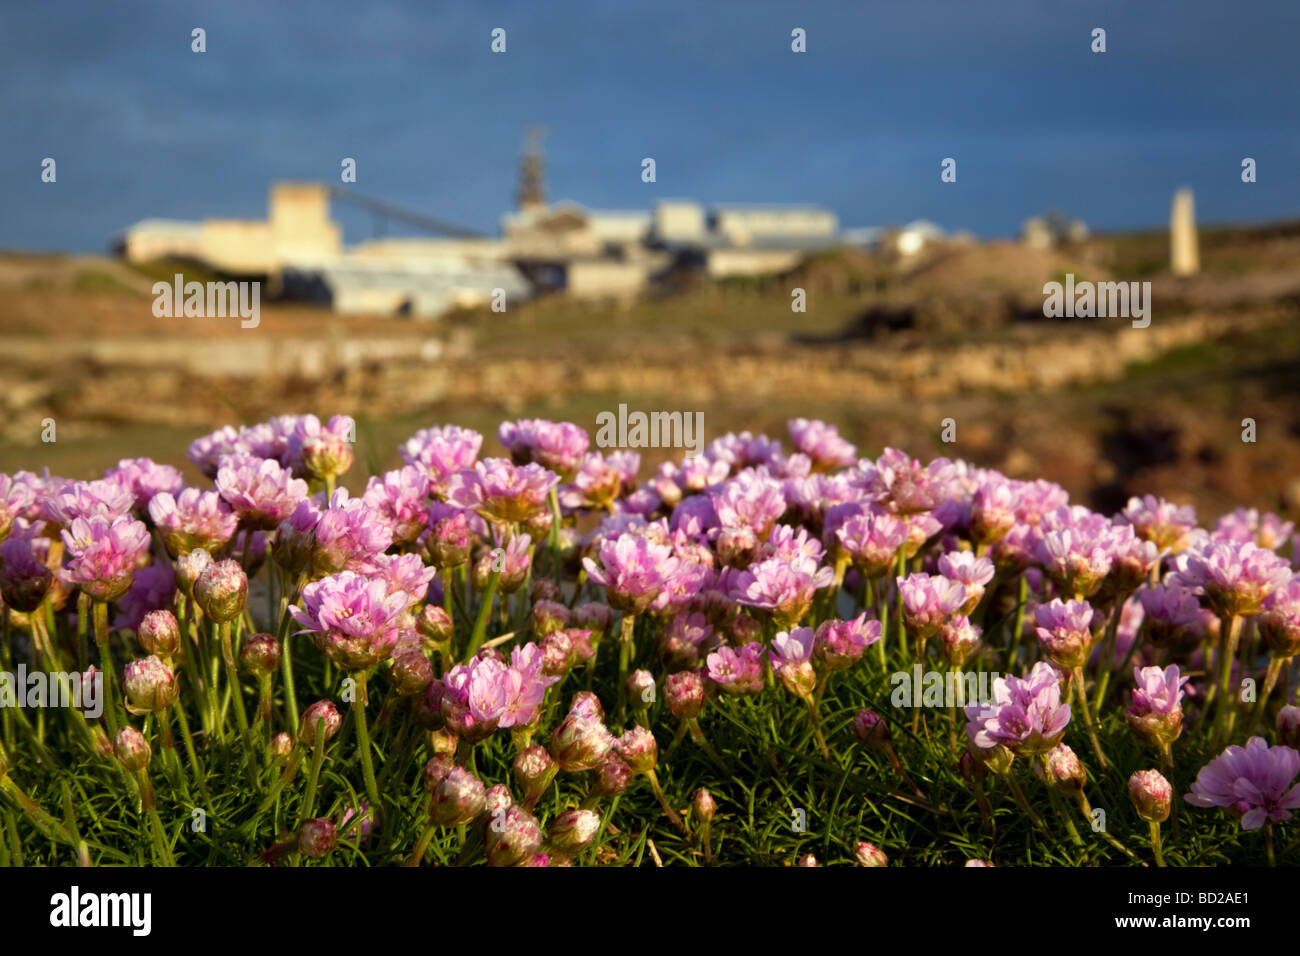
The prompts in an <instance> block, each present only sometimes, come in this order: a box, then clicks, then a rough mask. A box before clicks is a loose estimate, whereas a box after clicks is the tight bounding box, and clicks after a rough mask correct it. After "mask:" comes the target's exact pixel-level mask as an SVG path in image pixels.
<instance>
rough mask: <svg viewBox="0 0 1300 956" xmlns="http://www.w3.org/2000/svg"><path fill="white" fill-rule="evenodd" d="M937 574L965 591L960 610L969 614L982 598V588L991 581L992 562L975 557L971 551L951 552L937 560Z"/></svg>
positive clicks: (992, 572)
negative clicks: (960, 586) (964, 600)
mask: <svg viewBox="0 0 1300 956" xmlns="http://www.w3.org/2000/svg"><path fill="white" fill-rule="evenodd" d="M939 573H940V574H942V575H943V576H944V577H945V578H948V580H950V581H957V582H958V583H960V584H961V585H962V587H963V588H965V589H966V602H965V604H963V605H962V609H961V610H962V613H963V614H969V613H970V612H971V611H973V610H975V608H976V606H977V605H978V604H979V603H980V599H981V598H982V597H984V586H985V585H986V584H988V583H989V582H990V581H992V580H993V574H994V568H993V562H992V561H990V560H989V559H988V558H977V557H975V553H974V552H973V551H953V552H950V553H948V554H945V555H943V556H942V557H940V558H939Z"/></svg>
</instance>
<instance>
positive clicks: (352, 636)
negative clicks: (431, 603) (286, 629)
mask: <svg viewBox="0 0 1300 956" xmlns="http://www.w3.org/2000/svg"><path fill="white" fill-rule="evenodd" d="M298 599H299V604H297V605H292V606H290V608H289V613H290V614H291V615H292V616H293V619H294V620H295V621H297V622H298V623H299V624H301V625H302V628H303V629H302V630H301V631H299V632H298V633H299V634H311V636H312V639H313V640H315V642H316V646H317V647H319V648H320V649H321V651H322V652H324V653H326V654H328V655H329V656H330V657H331V658H332V659H333V660H334V662H335V663H336V664H337V665H338V666H340V667H342V668H343V669H344V670H348V671H360V670H367V669H368V668H370V667H373V666H374V665H375V664H377V663H378V662H379V661H381V660H383V659H384V658H386V657H388V656H389V655H390V654H391V653H392V650H393V647H394V645H395V644H396V643H397V638H398V624H399V623H400V615H401V613H402V611H403V610H405V609H406V604H407V595H406V594H405V593H403V592H401V591H398V592H395V593H389V590H388V582H386V581H385V580H384V579H383V578H381V577H365V576H363V575H360V574H356V573H354V572H352V571H342V572H340V573H338V574H334V575H331V576H329V577H327V578H322V579H321V580H319V581H312V582H311V583H310V584H308V585H307V586H306V587H304V588H303V589H302V593H301V594H300V595H299V598H298Z"/></svg>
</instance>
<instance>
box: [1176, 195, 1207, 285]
mask: <svg viewBox="0 0 1300 956" xmlns="http://www.w3.org/2000/svg"><path fill="white" fill-rule="evenodd" d="M1169 270H1170V271H1171V272H1172V273H1173V274H1174V275H1176V276H1194V275H1196V273H1198V272H1200V271H1201V257H1200V250H1199V247H1198V245H1197V241H1196V206H1195V202H1194V200H1193V198H1192V191H1191V190H1190V189H1180V190H1178V192H1176V193H1174V204H1173V207H1172V208H1171V209H1170V211H1169Z"/></svg>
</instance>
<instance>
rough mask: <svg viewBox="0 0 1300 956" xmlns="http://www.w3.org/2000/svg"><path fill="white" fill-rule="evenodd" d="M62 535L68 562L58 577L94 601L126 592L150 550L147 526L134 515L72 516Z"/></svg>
mask: <svg viewBox="0 0 1300 956" xmlns="http://www.w3.org/2000/svg"><path fill="white" fill-rule="evenodd" d="M62 537H63V543H64V545H65V547H66V548H67V557H68V564H67V566H66V567H65V568H63V569H62V570H61V571H60V572H59V576H60V578H62V580H64V581H65V582H67V583H68V584H72V585H75V586H77V587H79V588H81V590H82V591H84V592H85V593H87V594H89V595H90V596H91V597H92V598H94V599H95V600H96V601H115V600H117V599H118V598H119V597H121V596H122V595H123V594H125V593H126V592H127V590H128V589H129V588H130V587H131V580H132V578H133V577H134V576H135V570H136V568H137V567H138V566H139V565H140V563H141V562H142V560H143V559H144V558H145V556H146V555H147V554H148V553H149V544H150V539H149V529H148V528H146V527H145V525H144V523H143V522H141V521H136V520H135V519H134V518H128V517H115V518H111V519H110V518H107V517H104V516H103V515H95V516H94V517H91V518H75V519H73V521H72V524H71V525H70V526H69V527H68V528H66V529H64V531H63V532H62Z"/></svg>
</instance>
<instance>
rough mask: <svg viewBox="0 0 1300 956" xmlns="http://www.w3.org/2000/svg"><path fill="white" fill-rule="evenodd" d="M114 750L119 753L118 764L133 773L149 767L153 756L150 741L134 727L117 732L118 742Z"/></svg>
mask: <svg viewBox="0 0 1300 956" xmlns="http://www.w3.org/2000/svg"><path fill="white" fill-rule="evenodd" d="M113 749H114V751H115V752H116V753H117V759H118V762H119V763H121V764H122V766H123V767H125V768H126V769H127V770H129V771H130V772H132V773H135V772H136V771H137V770H143V769H144V768H145V767H147V766H149V758H150V757H152V756H153V751H152V750H150V749H149V741H147V740H145V739H144V734H142V733H140V731H138V730H136V729H135V728H134V727H123V728H122V729H121V730H119V731H118V732H117V742H116V744H115V745H114V748H113Z"/></svg>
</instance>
